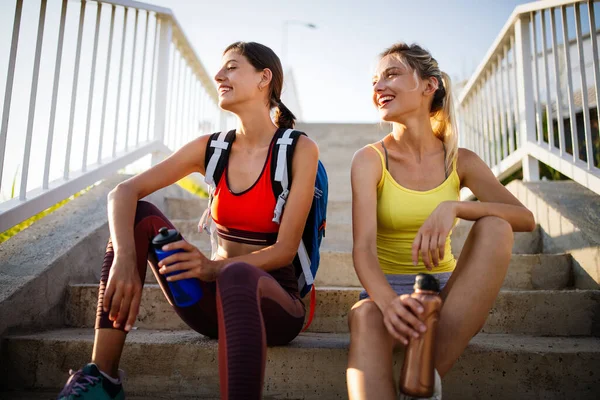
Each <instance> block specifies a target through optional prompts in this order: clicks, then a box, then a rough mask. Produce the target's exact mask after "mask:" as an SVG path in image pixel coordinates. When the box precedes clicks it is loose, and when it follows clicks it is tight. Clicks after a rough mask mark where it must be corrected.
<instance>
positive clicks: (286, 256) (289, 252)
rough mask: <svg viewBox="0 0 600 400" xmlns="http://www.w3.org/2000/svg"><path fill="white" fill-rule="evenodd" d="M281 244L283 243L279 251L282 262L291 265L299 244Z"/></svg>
mask: <svg viewBox="0 0 600 400" xmlns="http://www.w3.org/2000/svg"><path fill="white" fill-rule="evenodd" d="M280 244H281V245H282V246H281V249H280V251H279V256H280V257H281V264H282V265H289V264H291V263H292V262H293V261H294V258H296V254H298V246H291V245H287V244H283V243H280Z"/></svg>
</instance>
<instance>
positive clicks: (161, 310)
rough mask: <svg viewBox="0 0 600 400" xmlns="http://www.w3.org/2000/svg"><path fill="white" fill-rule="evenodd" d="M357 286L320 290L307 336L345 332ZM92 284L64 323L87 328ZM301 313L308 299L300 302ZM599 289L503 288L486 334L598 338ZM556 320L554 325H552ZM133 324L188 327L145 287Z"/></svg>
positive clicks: (71, 296) (72, 291)
mask: <svg viewBox="0 0 600 400" xmlns="http://www.w3.org/2000/svg"><path fill="white" fill-rule="evenodd" d="M360 291H361V289H360V288H343V287H321V288H319V289H318V290H317V307H316V313H315V318H314V320H313V322H312V324H311V326H310V328H309V331H310V332H334V333H345V332H348V321H347V315H348V312H349V311H350V309H351V307H352V305H353V304H354V303H356V302H357V301H358V295H359V293H360ZM97 298H98V286H97V285H72V286H70V287H69V291H68V294H67V299H66V301H65V307H66V310H65V314H66V321H65V323H66V325H67V326H72V327H93V326H94V321H95V318H96V304H97ZM304 302H305V304H306V306H307V309H308V305H309V304H310V300H309V298H308V297H307V298H305V300H304ZM598 316H600V291H597V290H528V291H512V290H503V291H501V292H500V294H499V295H498V298H497V299H496V303H495V304H494V306H493V307H492V309H491V310H490V314H489V317H488V319H487V322H486V324H485V326H484V328H483V332H486V333H510V334H529V335H541V336H600V323H599V322H598V321H599V318H598ZM557 321H560V323H557ZM136 326H137V327H139V328H144V329H189V328H188V327H187V325H185V323H183V322H182V321H181V320H180V319H179V317H177V315H176V314H175V313H174V312H173V310H172V308H171V306H170V305H169V304H168V302H167V301H166V299H165V297H164V295H163V293H162V291H161V289H160V288H159V287H158V285H146V287H145V288H144V291H143V294H142V303H141V306H140V313H139V315H138V322H137V323H136Z"/></svg>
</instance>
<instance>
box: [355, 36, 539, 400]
mask: <svg viewBox="0 0 600 400" xmlns="http://www.w3.org/2000/svg"><path fill="white" fill-rule="evenodd" d="M373 102H374V103H375V106H376V107H377V108H378V110H379V115H380V118H381V119H382V120H383V121H385V122H389V123H391V124H392V132H390V133H389V134H388V135H386V136H385V137H384V138H383V139H382V140H381V141H379V142H377V143H374V144H370V145H368V146H366V147H364V148H362V149H360V150H359V151H357V152H356V154H355V156H354V159H353V161H352V173H351V175H352V221H353V237H354V247H353V260H354V267H355V269H356V273H357V274H358V277H359V279H360V281H361V283H362V285H363V287H364V288H365V291H364V292H363V293H362V294H361V296H360V301H359V302H358V303H356V304H355V305H354V306H353V307H352V310H351V311H350V315H349V325H350V333H351V342H350V354H349V359H348V370H347V381H348V392H349V397H350V399H352V400H357V399H379V400H386V399H393V398H395V397H396V395H397V394H396V389H395V387H396V385H395V384H394V376H393V373H392V353H393V350H394V348H395V347H396V346H405V345H407V344H408V340H409V338H411V337H415V338H416V337H419V335H421V334H423V333H424V332H425V326H424V325H423V323H421V321H420V320H419V317H418V316H419V313H420V312H422V307H421V304H420V303H419V302H418V301H417V300H415V299H412V298H410V297H409V293H411V292H412V291H413V289H412V285H413V283H414V277H415V275H416V274H418V273H420V272H426V273H430V274H433V275H434V276H436V278H437V279H438V281H439V282H440V287H441V288H442V289H441V297H442V300H443V306H442V310H441V316H440V320H439V323H438V330H437V336H436V348H435V354H434V363H435V368H436V371H437V373H436V375H437V376H436V390H435V393H434V398H440V397H441V381H440V379H439V377H440V376H441V377H443V376H444V375H445V374H446V373H447V372H448V371H449V370H450V368H451V367H452V365H453V364H454V362H455V361H456V360H457V359H458V357H459V356H460V355H461V353H462V352H463V351H464V349H465V348H466V346H467V344H468V343H469V340H470V339H471V338H472V337H473V336H474V335H475V334H476V333H477V332H478V331H479V330H480V329H481V327H482V326H483V324H484V322H485V320H486V317H487V315H488V312H489V310H490V308H491V307H492V305H493V303H494V300H495V299H496V296H497V294H498V291H499V290H500V287H501V286H502V282H503V280H504V277H505V275H506V271H507V268H508V264H509V261H510V257H511V250H512V244H513V232H521V231H531V230H533V229H534V226H535V222H534V218H533V215H532V213H531V212H530V211H529V210H527V209H526V208H525V207H524V206H523V205H522V204H521V203H520V202H519V201H518V200H517V199H516V198H515V197H514V196H513V195H512V194H510V193H509V192H508V190H506V188H504V186H502V185H501V184H500V183H499V182H498V180H497V179H496V178H495V177H494V175H493V174H492V172H491V171H490V169H489V168H488V167H487V165H486V164H485V163H484V162H483V161H482V160H481V159H480V158H479V157H478V156H477V155H476V154H475V153H473V152H471V151H469V150H466V149H459V148H458V147H457V143H458V140H457V131H456V125H455V120H454V118H455V117H454V115H453V104H452V97H451V92H450V79H449V78H448V75H446V74H445V73H443V72H442V71H440V68H439V66H438V63H437V61H436V60H435V59H434V58H433V57H432V56H431V54H430V53H429V52H427V51H426V50H424V49H423V48H422V47H420V46H418V45H416V44H413V45H410V46H409V45H407V44H404V43H398V44H395V45H394V46H392V47H390V48H389V49H387V50H385V51H384V52H383V53H382V54H381V57H380V60H379V63H378V66H377V70H376V73H375V76H374V78H373ZM462 187H468V188H469V189H470V190H471V191H472V192H473V193H474V194H475V196H477V198H478V199H479V200H480V202H461V201H459V199H460V198H459V191H460V189H461V188H462ZM458 219H465V220H469V221H475V223H474V225H473V227H472V229H471V232H470V233H469V236H468V238H467V240H466V242H465V245H464V247H463V249H462V252H461V254H460V257H459V258H458V260H455V258H454V256H453V255H452V252H451V247H450V234H451V232H452V228H453V226H454V225H455V222H456V221H457V220H458Z"/></svg>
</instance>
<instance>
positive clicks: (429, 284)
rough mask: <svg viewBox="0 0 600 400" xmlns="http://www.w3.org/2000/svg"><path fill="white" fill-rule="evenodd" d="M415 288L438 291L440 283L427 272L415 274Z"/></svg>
mask: <svg viewBox="0 0 600 400" xmlns="http://www.w3.org/2000/svg"><path fill="white" fill-rule="evenodd" d="M414 289H415V290H429V291H432V292H439V291H440V284H439V282H438V280H437V279H436V278H435V277H434V276H433V275H429V274H417V276H416V277H415V286H414Z"/></svg>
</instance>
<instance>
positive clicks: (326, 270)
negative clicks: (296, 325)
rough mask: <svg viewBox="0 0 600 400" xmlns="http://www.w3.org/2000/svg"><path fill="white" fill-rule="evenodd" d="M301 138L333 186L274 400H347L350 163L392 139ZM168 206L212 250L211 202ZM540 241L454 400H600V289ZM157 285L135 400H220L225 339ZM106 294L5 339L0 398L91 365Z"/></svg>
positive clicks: (526, 250)
mask: <svg viewBox="0 0 600 400" xmlns="http://www.w3.org/2000/svg"><path fill="white" fill-rule="evenodd" d="M299 129H302V130H305V131H306V132H307V133H308V134H309V136H310V137H312V138H314V139H315V140H316V141H317V143H318V144H319V146H320V149H321V159H322V160H323V161H324V163H325V166H326V168H327V169H328V172H329V175H330V185H331V186H330V202H329V205H328V224H327V230H326V237H325V239H324V242H323V245H322V252H321V267H320V269H319V274H318V276H317V280H316V285H317V288H318V291H317V304H316V306H317V307H316V315H315V319H314V321H313V324H312V325H311V327H310V329H309V331H308V332H306V333H303V334H301V335H300V336H299V337H298V338H297V339H295V340H294V341H293V342H292V343H291V344H290V345H288V346H284V347H272V348H269V350H268V361H267V369H266V377H265V391H264V394H265V399H344V398H347V392H346V382H345V369H346V363H347V348H348V344H349V335H348V327H347V314H348V311H349V310H350V308H351V306H352V305H353V304H354V303H355V302H356V301H357V300H358V294H359V292H360V291H361V290H362V288H361V284H360V281H359V280H358V278H357V276H356V273H355V272H354V267H353V264H352V255H351V251H352V225H351V203H350V200H351V199H350V179H349V170H350V169H349V166H350V160H351V158H352V154H353V153H354V152H355V151H356V150H357V149H359V148H360V147H362V146H364V145H365V144H367V143H369V142H374V141H376V140H377V139H378V138H380V137H382V136H383V135H382V131H381V129H380V127H378V126H376V125H373V126H369V125H343V124H342V125H335V124H311V125H308V126H300V127H299ZM340 138H344V140H340ZM346 138H347V139H348V140H346ZM334 177H335V178H334ZM164 206H165V211H166V214H167V216H168V217H169V218H170V219H171V221H172V222H173V223H174V225H175V226H176V227H177V228H178V229H179V230H180V231H181V232H182V234H183V236H184V237H185V238H186V239H187V240H189V241H190V242H191V243H193V244H194V245H195V246H196V247H198V248H199V249H200V250H202V251H205V252H208V251H209V249H210V243H209V240H208V237H207V235H205V234H202V233H198V230H197V223H198V219H199V217H200V215H201V214H202V212H203V211H204V209H205V208H206V200H205V199H193V200H190V199H181V198H166V199H165V202H164ZM470 228H471V223H466V222H464V221H461V223H459V224H458V225H457V226H456V227H455V229H454V231H453V235H452V251H453V253H454V254H455V255H459V254H460V252H461V250H462V246H463V244H464V242H465V240H466V238H467V236H468V233H469V229H470ZM542 235H543V232H542V230H541V229H540V228H538V229H536V230H535V231H534V232H531V233H517V234H515V245H514V247H513V256H512V259H511V263H510V267H509V271H508V274H507V277H506V279H505V281H504V284H503V287H502V290H501V292H500V294H499V296H498V298H497V300H496V302H495V304H494V307H493V308H492V310H490V314H489V317H488V319H487V322H486V324H485V326H484V328H483V330H482V332H481V333H479V334H478V335H476V336H475V337H474V338H473V340H472V341H471V343H470V344H469V346H468V348H467V350H466V351H465V353H464V354H463V355H462V356H461V357H460V359H459V360H458V362H457V364H456V365H455V366H454V367H453V369H452V371H451V372H450V373H449V374H448V375H447V376H446V377H445V378H444V382H443V389H444V398H445V399H477V398H481V399H484V398H485V399H488V398H493V399H521V398H532V399H597V398H600V372H599V371H600V290H577V289H575V288H574V287H573V263H572V257H571V255H570V254H563V253H559V254H545V253H544V248H543V247H544V246H543V240H542ZM99 263H100V261H99V260H98V264H99ZM155 283H156V281H155V279H154V276H153V274H152V273H151V272H149V273H148V274H147V278H146V285H145V288H144V291H143V296H142V304H141V309H140V313H139V315H138V320H137V323H136V327H135V330H134V331H132V332H131V333H130V334H129V336H128V339H127V344H126V346H125V350H124V353H123V357H122V362H121V368H123V369H124V370H126V372H127V379H126V381H125V389H126V392H127V394H128V398H132V399H137V400H145V399H150V398H152V399H160V398H181V399H188V398H189V399H191V398H202V399H216V398H218V394H219V377H218V365H217V363H218V361H217V360H218V357H217V342H216V341H214V340H209V339H207V338H204V337H203V336H201V335H199V334H197V333H196V332H194V331H192V330H190V329H189V328H188V327H187V326H186V325H185V324H183V323H182V322H181V321H180V320H179V319H178V317H177V316H176V314H175V313H174V312H173V311H172V309H171V307H170V306H169V304H168V302H167V301H166V300H165V298H164V296H163V294H162V292H161V290H160V288H159V287H158V285H156V284H155ZM97 291H98V284H97V282H85V283H78V284H71V285H69V287H68V288H67V290H66V293H65V298H64V303H63V304H64V310H63V311H64V321H63V325H62V326H60V327H57V328H56V329H51V330H46V331H42V332H33V333H31V332H25V333H13V334H11V335H9V336H7V337H5V339H4V341H3V343H2V347H1V350H2V358H1V359H2V363H1V366H0V388H2V389H0V398H2V399H3V398H11V399H12V398H14V399H30V398H31V399H46V398H51V397H53V396H49V393H52V394H53V395H55V394H56V393H57V391H58V390H60V388H61V387H62V385H63V384H64V382H65V381H66V379H67V371H68V370H69V368H79V367H80V366H81V365H83V364H85V363H86V362H88V361H89V358H90V355H91V349H92V342H93V334H94V332H93V329H92V327H93V324H94V319H95V311H96V301H97ZM305 302H306V304H307V305H308V298H307V299H305ZM402 360H403V354H402V352H398V353H397V354H395V356H394V368H395V369H396V374H398V372H399V368H400V366H401V364H402ZM1 390H4V392H2V391H1ZM11 390H13V391H12V392H10V391H11ZM27 396H30V397H27ZM132 396H133V397H132Z"/></svg>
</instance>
